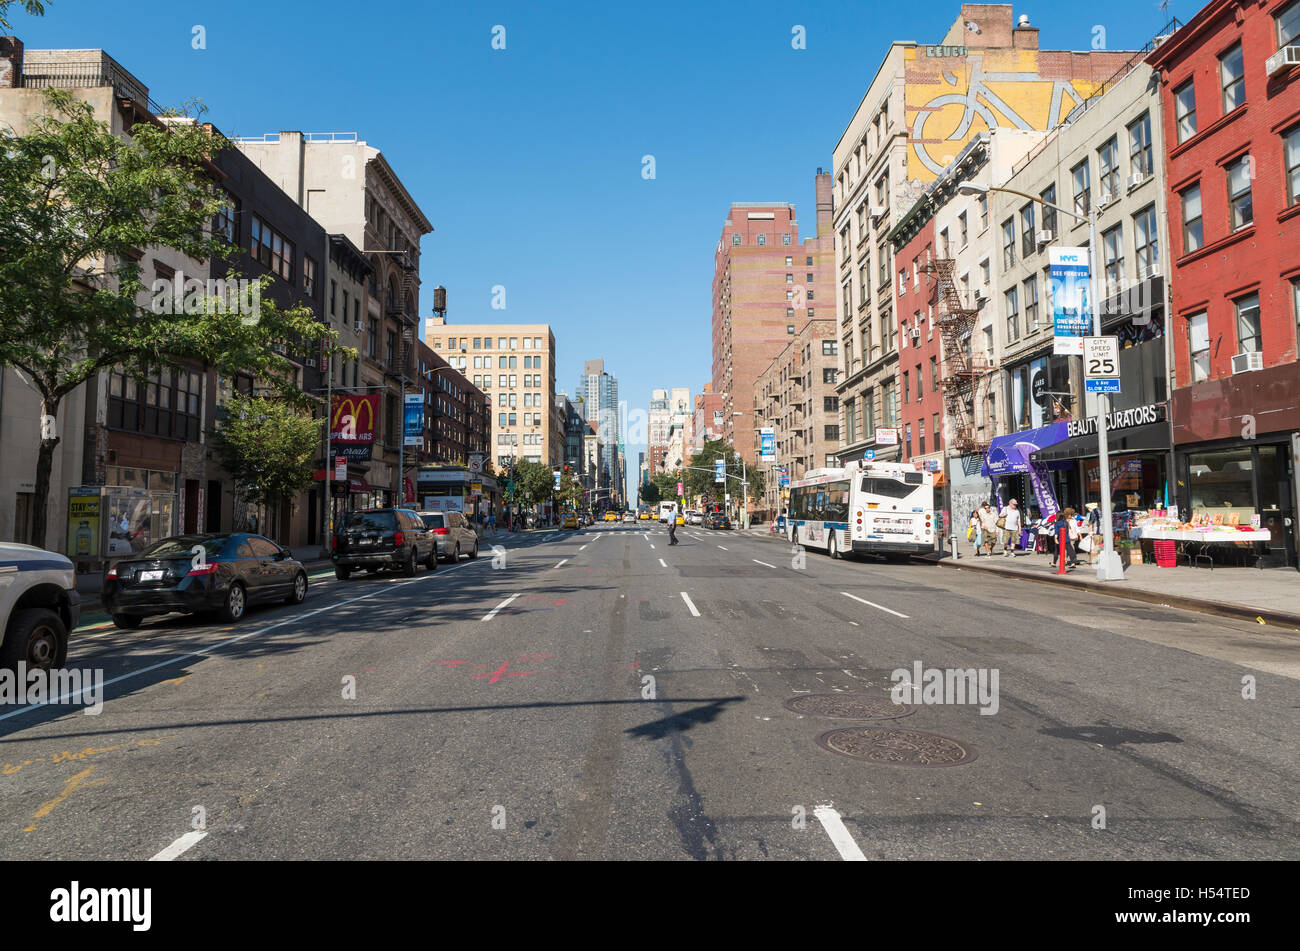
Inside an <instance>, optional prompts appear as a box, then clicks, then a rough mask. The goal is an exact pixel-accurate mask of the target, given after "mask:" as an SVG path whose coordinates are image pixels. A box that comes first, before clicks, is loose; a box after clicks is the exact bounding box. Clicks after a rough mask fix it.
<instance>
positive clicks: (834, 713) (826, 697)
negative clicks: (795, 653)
mask: <svg viewBox="0 0 1300 951" xmlns="http://www.w3.org/2000/svg"><path fill="white" fill-rule="evenodd" d="M785 707H786V709H787V710H793V711H794V712H795V713H802V714H804V715H805V716H810V717H829V718H831V719H833V720H896V719H898V718H899V717H905V716H907V715H908V714H910V713H915V712H916V708H915V707H913V706H909V705H908V704H906V703H894V701H893V700H891V699H890V698H889V697H887V696H884V697H877V696H871V695H869V694H865V693H807V694H802V695H801V696H798V697H791V698H790V699H789V700H787V701H786V702H785Z"/></svg>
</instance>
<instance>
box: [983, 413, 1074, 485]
mask: <svg viewBox="0 0 1300 951" xmlns="http://www.w3.org/2000/svg"><path fill="white" fill-rule="evenodd" d="M1069 431H1070V430H1069V424H1068V423H1066V422H1064V421H1062V422H1059V423H1049V424H1048V425H1046V426H1040V427H1039V428H1038V429H1026V430H1025V431H1024V432H1020V433H1010V434H1008V435H1006V436H995V437H994V439H993V441H992V442H991V443H989V448H988V452H986V453H985V454H984V465H982V466H981V467H980V475H984V476H992V477H994V478H997V477H998V476H1004V475H1012V474H1013V473H1017V472H1028V471H1029V468H1030V464H1029V457H1030V455H1031V454H1035V453H1037V452H1038V451H1039V450H1040V449H1043V448H1045V447H1047V446H1052V445H1055V444H1056V443H1059V442H1061V441H1062V440H1064V439H1065V438H1066V437H1067V436H1068V435H1069ZM1035 458H1036V459H1037V458H1038V457H1037V456H1036V455H1035ZM1040 461H1041V460H1040Z"/></svg>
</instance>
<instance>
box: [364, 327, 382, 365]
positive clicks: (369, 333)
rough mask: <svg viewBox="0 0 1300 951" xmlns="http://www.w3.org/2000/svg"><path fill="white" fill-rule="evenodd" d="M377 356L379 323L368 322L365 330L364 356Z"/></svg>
mask: <svg viewBox="0 0 1300 951" xmlns="http://www.w3.org/2000/svg"><path fill="white" fill-rule="evenodd" d="M378 355H379V321H377V320H372V321H370V326H369V328H367V330H366V356H368V357H377V356H378Z"/></svg>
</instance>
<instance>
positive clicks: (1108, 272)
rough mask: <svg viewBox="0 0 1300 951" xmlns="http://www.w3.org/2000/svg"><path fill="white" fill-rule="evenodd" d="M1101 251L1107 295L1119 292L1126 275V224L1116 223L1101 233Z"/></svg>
mask: <svg viewBox="0 0 1300 951" xmlns="http://www.w3.org/2000/svg"><path fill="white" fill-rule="evenodd" d="M1101 253H1102V262H1103V266H1104V270H1103V272H1102V273H1103V274H1105V276H1106V296H1107V297H1110V296H1112V295H1114V294H1118V293H1119V285H1120V280H1121V278H1123V276H1124V226H1123V225H1116V226H1115V227H1113V228H1111V229H1110V230H1109V231H1103V232H1102V234H1101Z"/></svg>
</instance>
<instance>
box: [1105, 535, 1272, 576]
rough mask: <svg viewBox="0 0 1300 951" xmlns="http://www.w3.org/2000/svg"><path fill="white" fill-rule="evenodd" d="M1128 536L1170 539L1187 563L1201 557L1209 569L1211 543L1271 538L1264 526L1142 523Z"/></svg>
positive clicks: (1267, 539)
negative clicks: (1172, 526)
mask: <svg viewBox="0 0 1300 951" xmlns="http://www.w3.org/2000/svg"><path fill="white" fill-rule="evenodd" d="M1129 537H1130V538H1133V539H1134V540H1137V539H1141V540H1142V541H1148V540H1150V541H1172V542H1175V543H1177V545H1178V551H1179V553H1180V554H1181V555H1183V556H1184V557H1185V558H1187V563H1188V564H1189V565H1195V564H1196V562H1198V561H1200V560H1201V559H1202V558H1204V559H1205V560H1206V562H1208V563H1209V565H1210V568H1211V570H1213V568H1214V560H1213V559H1212V558H1211V557H1210V554H1209V553H1210V551H1211V549H1210V546H1211V545H1235V544H1240V543H1243V542H1266V541H1269V540H1270V539H1272V537H1273V536H1272V534H1271V533H1270V532H1269V531H1268V529H1266V528H1256V529H1251V530H1249V531H1237V530H1224V529H1219V530H1217V531H1205V532H1198V531H1185V530H1181V529H1170V528H1146V527H1145V526H1142V525H1135V526H1133V528H1132V529H1131V530H1130V531H1129Z"/></svg>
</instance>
